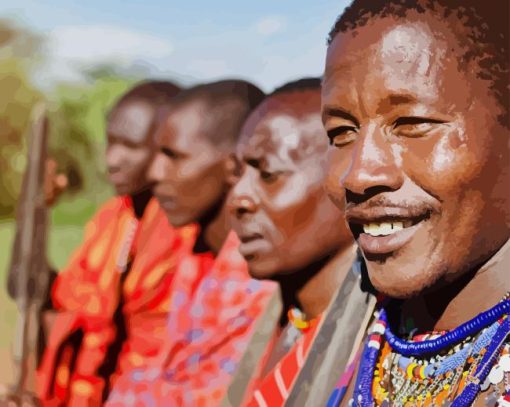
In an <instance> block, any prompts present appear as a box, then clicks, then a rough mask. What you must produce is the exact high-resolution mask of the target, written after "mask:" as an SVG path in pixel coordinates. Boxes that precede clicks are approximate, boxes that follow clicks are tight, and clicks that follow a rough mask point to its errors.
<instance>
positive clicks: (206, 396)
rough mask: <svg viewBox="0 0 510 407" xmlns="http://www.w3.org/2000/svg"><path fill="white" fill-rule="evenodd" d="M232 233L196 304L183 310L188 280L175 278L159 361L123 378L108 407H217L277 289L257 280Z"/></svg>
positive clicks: (188, 303)
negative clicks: (184, 293)
mask: <svg viewBox="0 0 510 407" xmlns="http://www.w3.org/2000/svg"><path fill="white" fill-rule="evenodd" d="M238 246H239V239H238V238H237V236H236V235H235V233H231V234H230V235H229V236H228V238H227V239H226V241H225V243H224V245H223V247H222V249H221V251H220V253H219V254H218V256H217V258H216V260H215V263H214V266H213V267H212V268H211V269H210V270H209V272H208V273H207V275H206V276H205V277H204V278H203V279H202V280H201V281H200V284H199V286H198V288H197V289H196V290H195V294H194V297H193V299H192V301H190V302H186V303H185V304H184V306H183V305H182V304H181V301H180V297H181V296H180V295H179V293H180V292H181V291H184V290H187V289H188V288H187V287H188V283H187V282H186V281H184V280H182V277H186V275H185V274H181V273H179V274H178V275H176V278H175V286H174V290H173V292H172V297H173V303H174V306H172V307H171V312H170V315H169V321H168V333H167V339H166V344H165V346H164V347H162V349H161V352H160V355H159V357H158V360H157V361H155V362H154V363H153V364H152V365H151V366H149V367H147V368H143V369H133V370H132V371H131V372H128V373H126V374H123V375H122V377H120V378H119V379H118V380H117V382H116V383H115V386H114V388H113V390H112V393H111V394H110V397H109V398H108V401H107V403H106V405H107V407H125V406H134V407H138V406H140V407H144V406H151V407H157V406H161V407H163V406H179V407H188V406H189V407H216V406H218V405H219V404H220V403H221V400H222V399H223V397H224V395H225V392H226V390H227V388H228V385H229V384H230V382H231V379H232V375H233V373H234V372H235V370H236V368H237V364H238V363H239V361H240V359H241V357H242V355H243V354H244V352H245V350H246V347H247V345H248V343H249V341H250V338H251V336H252V334H253V330H254V327H255V324H254V322H255V321H256V320H257V318H259V317H260V315H261V314H262V313H263V311H264V310H265V307H266V306H267V304H268V302H269V300H270V298H271V295H272V293H273V292H274V290H275V288H276V286H275V284H274V283H271V282H262V281H257V280H253V279H251V278H250V277H249V275H248V270H247V265H246V262H245V261H244V259H243V257H242V256H241V255H240V253H239V251H238V250H237V248H238Z"/></svg>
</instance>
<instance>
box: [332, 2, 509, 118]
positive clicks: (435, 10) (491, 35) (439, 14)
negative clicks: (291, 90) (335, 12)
mask: <svg viewBox="0 0 510 407" xmlns="http://www.w3.org/2000/svg"><path fill="white" fill-rule="evenodd" d="M409 11H416V12H417V13H420V14H424V13H428V14H429V15H431V16H434V17H436V18H437V19H438V20H445V19H448V18H454V19H456V20H460V21H462V23H463V27H464V31H463V32H462V33H459V32H457V33H455V34H456V35H457V38H459V39H460V40H461V41H463V40H467V41H468V42H467V47H466V48H467V49H466V52H465V54H464V55H462V56H461V64H460V65H461V66H462V65H466V66H467V63H468V62H471V61H476V64H477V65H478V72H477V76H478V77H479V78H481V79H484V80H488V81H490V83H491V84H490V89H491V90H492V92H493V94H494V96H495V97H496V100H497V101H498V103H499V104H500V105H501V107H502V108H503V110H504V112H505V113H504V114H503V116H502V117H500V118H499V119H500V121H501V123H502V124H503V125H505V126H507V127H508V126H510V123H508V113H509V112H508V110H509V102H508V101H509V100H510V86H509V83H508V77H509V72H510V68H509V42H510V39H509V35H508V32H509V30H508V23H509V11H510V2H509V1H498V2H497V4H496V3H494V4H488V3H487V2H483V1H480V0H384V1H382V0H354V1H353V2H352V4H351V5H350V6H349V7H347V8H346V9H345V11H344V12H343V13H342V14H341V15H340V17H339V18H338V19H337V21H336V23H335V25H334V26H333V28H332V29H331V31H330V33H329V37H328V45H329V44H331V42H332V41H333V39H334V38H335V36H336V35H337V34H338V33H339V32H347V31H353V30H355V29H356V28H358V27H363V26H365V25H366V24H367V23H368V22H369V21H370V20H371V19H373V18H377V17H379V18H384V17H393V18H397V19H403V18H405V17H406V16H407V14H408V12H409Z"/></svg>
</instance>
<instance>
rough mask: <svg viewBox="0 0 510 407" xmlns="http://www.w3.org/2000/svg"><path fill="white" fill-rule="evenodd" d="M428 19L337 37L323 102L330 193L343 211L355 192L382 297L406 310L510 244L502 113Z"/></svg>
mask: <svg viewBox="0 0 510 407" xmlns="http://www.w3.org/2000/svg"><path fill="white" fill-rule="evenodd" d="M423 18H424V17H423V16H422V17H421V19H422V22H414V23H412V24H411V23H398V22H395V21H392V20H390V19H376V20H375V21H373V22H372V23H371V24H370V25H368V26H366V27H361V28H359V29H357V35H355V36H353V35H352V34H351V33H349V32H348V33H345V34H338V35H337V37H336V38H335V40H334V41H333V43H332V44H331V46H330V48H329V51H328V56H327V61H326V71H325V77H324V84H323V94H322V105H323V106H322V111H323V121H324V124H325V127H326V130H327V131H328V135H329V137H330V139H331V141H332V143H333V147H332V149H334V151H332V152H331V168H330V176H329V178H328V189H329V191H330V193H331V195H332V197H333V199H334V200H335V201H339V200H340V198H338V197H337V196H336V195H337V194H342V193H343V188H345V189H346V198H347V207H346V217H347V221H348V222H349V226H350V227H351V230H352V231H353V233H354V236H355V238H356V239H357V241H358V244H359V246H360V247H361V249H362V250H363V253H364V255H365V257H366V259H367V263H368V270H369V275H370V279H371V281H372V283H373V284H374V286H375V287H376V288H377V289H378V290H380V291H381V292H383V293H385V294H387V295H390V296H393V297H404V298H405V297H409V296H412V295H415V294H418V293H420V292H423V290H425V289H426V288H427V287H430V286H433V285H434V284H437V285H442V284H448V283H449V282H451V281H452V280H454V279H457V278H458V277H459V276H460V275H461V274H462V273H466V272H468V271H471V270H473V269H474V268H476V267H477V266H478V265H480V263H481V262H483V261H485V260H486V259H487V257H488V256H490V255H491V254H492V253H494V252H495V251H496V250H497V249H498V248H499V247H500V246H501V245H502V244H503V243H504V242H505V241H506V240H507V239H508V236H509V205H508V203H509V193H508V186H509V185H510V182H509V181H510V179H509V171H508V169H509V163H510V160H509V149H508V131H507V130H506V129H505V128H504V127H502V126H501V125H500V124H499V123H498V122H497V119H496V118H497V115H498V114H499V113H501V107H499V106H498V104H497V102H496V100H495V98H494V97H493V96H492V95H491V94H490V93H489V85H488V83H487V82H485V81H483V80H481V79H478V78H477V77H476V69H475V68H474V67H469V66H463V67H459V66H458V62H457V61H458V59H459V58H458V55H460V54H459V52H460V51H459V49H458V48H459V47H458V46H457V44H458V42H457V41H456V40H455V38H454V37H453V36H452V35H451V34H450V32H449V30H447V29H445V27H446V26H445V25H444V24H443V23H434V22H432V23H428V22H427V23H425V22H423ZM425 18H426V17H425ZM431 26H433V29H434V31H435V32H436V35H434V33H433V31H432V29H431ZM438 30H442V32H441V34H442V35H441V36H438V35H437V31H438ZM439 38H443V39H439ZM346 156H348V157H349V167H348V169H347V171H345V170H344V169H342V168H341V167H342V164H341V162H342V160H343V158H344V157H346ZM437 285H436V286H437Z"/></svg>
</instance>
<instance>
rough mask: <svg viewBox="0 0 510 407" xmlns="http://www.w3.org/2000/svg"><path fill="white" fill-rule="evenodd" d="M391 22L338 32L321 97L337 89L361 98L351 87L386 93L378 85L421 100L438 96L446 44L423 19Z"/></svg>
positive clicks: (332, 95) (346, 96) (335, 93)
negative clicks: (414, 21)
mask: <svg viewBox="0 0 510 407" xmlns="http://www.w3.org/2000/svg"><path fill="white" fill-rule="evenodd" d="M391 23H392V20H391V19H380V21H378V22H377V23H374V24H379V25H381V27H375V28H377V30H374V31H372V32H371V31H370V30H369V28H370V27H361V28H360V29H359V30H358V31H357V35H356V36H353V35H352V33H340V34H339V35H338V36H337V37H336V38H335V40H334V41H333V43H332V46H331V47H330V48H329V50H328V57H327V63H326V73H325V78H324V86H323V92H322V93H323V102H324V101H326V102H327V101H328V100H329V99H331V98H336V96H338V95H342V98H343V99H349V98H350V99H357V98H358V97H359V95H358V94H356V93H355V92H354V91H353V88H356V89H357V92H360V91H361V92H363V96H364V97H365V98H366V99H369V98H371V97H372V96H373V95H374V96H375V95H379V96H380V95H382V93H380V92H376V91H375V90H376V89H379V90H381V89H385V92H384V93H386V94H387V95H388V97H390V96H391V95H405V96H406V97H407V98H415V99H421V100H422V101H429V100H433V99H435V98H436V97H437V91H438V87H439V85H440V84H439V83H438V81H440V80H441V78H440V77H441V75H440V72H441V70H443V69H444V68H445V61H446V59H445V50H446V48H445V47H446V44H445V43H444V41H442V40H440V39H437V38H435V37H434V36H433V33H432V32H431V30H430V28H429V27H428V25H427V24H425V23H421V22H417V23H413V24H409V23H405V22H402V23H395V22H394V21H393V23H394V25H393V26H389V27H388V26H387V25H388V24H391ZM372 28H374V27H372ZM374 66H376V67H377V70H373V67H374ZM357 78H358V79H357ZM353 85H354V86H353ZM370 90H372V91H370ZM353 92H354V93H353ZM391 97H393V96H391Z"/></svg>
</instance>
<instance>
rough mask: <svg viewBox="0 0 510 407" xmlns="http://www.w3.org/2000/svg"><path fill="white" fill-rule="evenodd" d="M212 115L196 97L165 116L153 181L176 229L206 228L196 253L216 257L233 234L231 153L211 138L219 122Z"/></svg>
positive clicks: (158, 135) (151, 175)
mask: <svg viewBox="0 0 510 407" xmlns="http://www.w3.org/2000/svg"><path fill="white" fill-rule="evenodd" d="M208 115H209V116H211V115H212V113H211V112H209V111H208V106H207V104H206V102H204V101H202V100H200V99H199V98H196V99H194V100H192V101H189V102H188V103H186V104H184V105H181V106H179V107H175V108H173V109H172V110H171V111H170V112H169V113H167V114H165V115H164V117H162V119H161V120H160V122H159V125H158V127H157V130H156V144H157V148H158V152H157V154H156V156H155V158H154V161H153V163H152V165H151V167H150V169H149V174H148V177H149V179H150V181H151V182H152V183H154V188H153V191H154V195H155V196H156V198H157V199H158V201H159V202H160V205H161V207H162V208H163V210H164V211H165V213H166V215H167V217H168V219H169V221H170V223H171V224H172V225H173V226H175V227H180V226H184V225H187V224H190V223H194V222H198V223H199V224H200V225H201V235H200V236H199V238H198V241H197V244H196V245H195V251H206V250H211V251H213V252H214V253H217V252H218V251H219V250H220V248H221V246H222V244H223V241H224V240H225V238H226V236H227V233H228V231H229V230H230V225H229V223H228V220H227V217H226V213H225V209H224V206H223V203H224V199H225V196H226V194H227V192H228V188H229V185H228V183H227V174H228V171H227V168H228V166H227V163H228V161H229V157H230V154H229V152H228V149H227V148H220V147H219V146H216V145H214V144H213V143H211V142H210V140H209V138H208V137H207V134H208V133H211V132H213V131H217V128H216V124H217V123H218V121H219V120H220V119H219V118H215V117H208Z"/></svg>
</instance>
